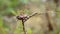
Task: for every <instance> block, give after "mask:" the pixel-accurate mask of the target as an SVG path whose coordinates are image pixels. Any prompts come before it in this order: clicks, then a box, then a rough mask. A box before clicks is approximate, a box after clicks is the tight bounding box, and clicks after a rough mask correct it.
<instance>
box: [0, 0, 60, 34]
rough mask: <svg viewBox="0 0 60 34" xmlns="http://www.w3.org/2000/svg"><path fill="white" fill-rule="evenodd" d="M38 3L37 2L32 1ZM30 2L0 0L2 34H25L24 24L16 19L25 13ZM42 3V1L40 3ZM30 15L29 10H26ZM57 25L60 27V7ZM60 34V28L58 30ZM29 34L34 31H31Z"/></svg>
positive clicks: (0, 31)
mask: <svg viewBox="0 0 60 34" xmlns="http://www.w3.org/2000/svg"><path fill="white" fill-rule="evenodd" d="M32 1H33V2H36V0H32ZM28 2H29V1H28V0H0V34H23V29H22V27H23V26H22V22H21V21H20V20H19V21H17V19H16V18H15V17H16V16H17V15H19V14H20V11H23V10H24V9H23V7H24V4H28ZM37 2H38V0H37ZM40 2H41V1H40ZM25 11H26V12H25V13H27V14H29V13H30V12H29V10H25ZM56 14H57V23H58V27H59V26H60V6H59V7H57V9H56ZM58 31H59V32H60V27H59V29H58ZM28 33H29V34H32V31H31V30H30V29H29V31H28Z"/></svg>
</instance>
